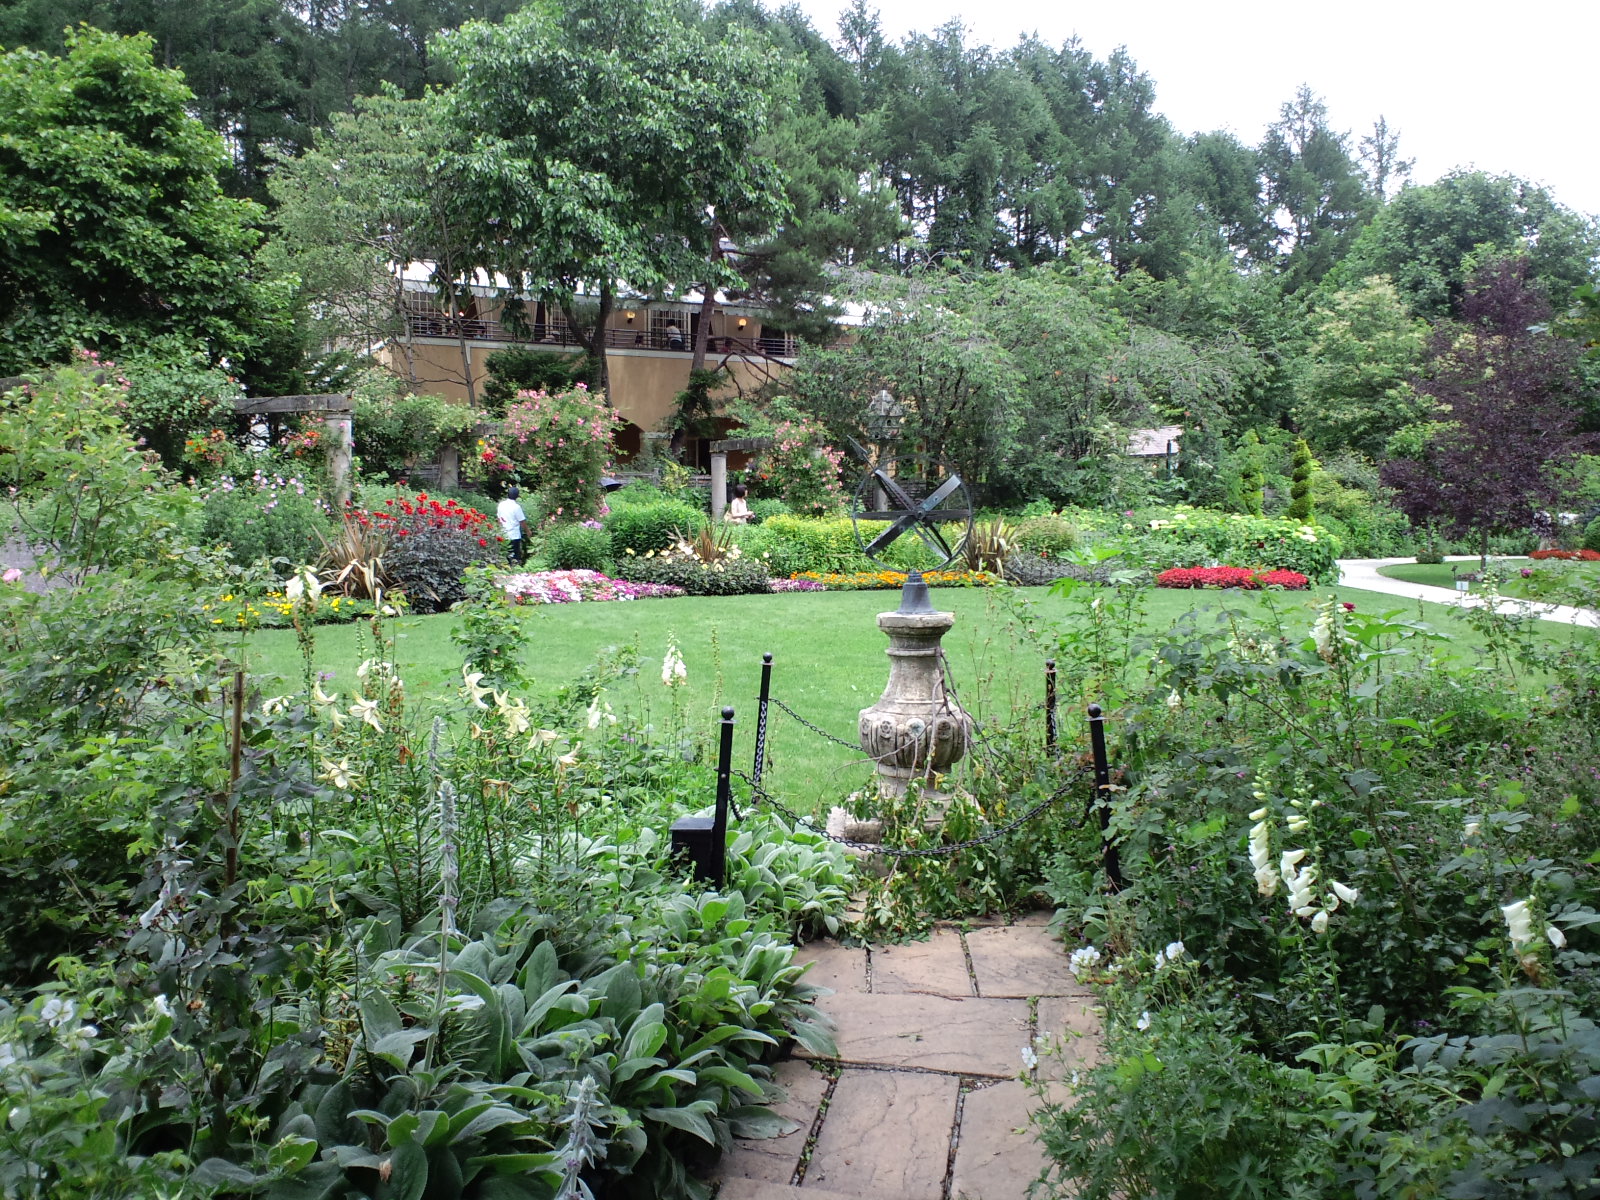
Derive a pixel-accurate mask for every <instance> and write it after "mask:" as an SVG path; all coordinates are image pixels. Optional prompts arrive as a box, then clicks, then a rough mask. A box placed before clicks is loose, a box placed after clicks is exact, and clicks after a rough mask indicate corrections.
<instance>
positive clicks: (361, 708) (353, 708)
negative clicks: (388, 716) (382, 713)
mask: <svg viewBox="0 0 1600 1200" xmlns="http://www.w3.org/2000/svg"><path fill="white" fill-rule="evenodd" d="M350 715H351V716H352V717H354V718H355V719H356V720H358V721H364V722H365V723H366V724H368V725H371V726H372V727H373V728H374V729H376V730H377V731H378V732H379V733H382V732H383V722H382V721H380V720H378V702H377V701H376V700H368V699H366V698H365V697H362V698H361V699H358V700H356V701H355V702H354V703H352V704H351V705H350Z"/></svg>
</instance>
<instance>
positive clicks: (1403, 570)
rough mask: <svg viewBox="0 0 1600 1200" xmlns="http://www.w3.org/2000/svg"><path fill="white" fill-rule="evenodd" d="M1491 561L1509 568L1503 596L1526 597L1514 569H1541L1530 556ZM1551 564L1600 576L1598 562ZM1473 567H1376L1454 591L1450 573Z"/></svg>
mask: <svg viewBox="0 0 1600 1200" xmlns="http://www.w3.org/2000/svg"><path fill="white" fill-rule="evenodd" d="M1494 561H1496V562H1502V563H1505V564H1506V565H1507V566H1508V567H1509V568H1510V573H1509V575H1508V576H1507V578H1506V582H1505V586H1504V587H1503V588H1502V589H1501V591H1502V593H1503V594H1504V595H1507V596H1521V597H1523V598H1527V596H1528V590H1527V588H1526V587H1525V586H1524V584H1523V581H1522V576H1521V575H1520V574H1519V573H1518V572H1519V570H1520V569H1521V568H1523V567H1531V568H1533V569H1534V570H1540V569H1542V568H1541V567H1540V566H1539V565H1538V563H1536V562H1535V560H1533V559H1531V558H1504V559H1496V560H1494ZM1552 565H1557V566H1560V567H1562V568H1571V569H1573V570H1575V571H1578V572H1582V573H1584V574H1587V575H1589V576H1590V577H1591V578H1593V579H1600V563H1592V562H1559V563H1554V564H1552ZM1477 569H1478V564H1477V563H1476V562H1458V563H1396V564H1395V565H1394V566H1392V567H1379V568H1378V574H1379V575H1383V576H1385V577H1387V578H1389V579H1398V580H1400V581H1401V582H1402V583H1420V584H1423V585H1424V586H1426V587H1437V588H1446V589H1449V590H1454V588H1455V585H1456V584H1455V576H1454V575H1453V574H1452V571H1459V572H1461V573H1462V574H1465V573H1467V572H1469V571H1476V570H1477ZM1472 589H1473V591H1477V590H1478V585H1477V584H1473V585H1472Z"/></svg>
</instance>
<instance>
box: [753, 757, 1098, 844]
mask: <svg viewBox="0 0 1600 1200" xmlns="http://www.w3.org/2000/svg"><path fill="white" fill-rule="evenodd" d="M1084 771H1085V768H1083V767H1081V766H1080V767H1077V768H1075V769H1074V771H1073V774H1074V775H1082V774H1084ZM733 775H734V777H735V778H737V779H738V780H739V781H740V782H742V783H744V784H745V785H746V786H748V787H749V788H750V801H751V803H752V804H756V803H758V802H759V803H760V804H761V805H762V806H763V807H766V808H771V809H774V810H776V812H777V813H778V815H779V816H781V817H783V818H784V819H785V820H787V821H789V822H790V823H791V824H793V825H796V826H798V827H800V828H802V829H806V830H809V831H810V832H812V833H814V834H816V835H817V836H818V837H821V838H826V839H827V840H828V841H830V842H837V843H838V844H839V845H841V846H845V847H848V848H849V849H852V850H868V851H871V852H872V853H874V854H882V855H885V856H886V857H889V858H945V857H948V856H949V855H952V854H959V853H961V852H962V851H963V850H971V849H974V848H975V847H978V846H987V845H988V844H989V843H990V842H993V841H998V840H999V839H1000V838H1002V837H1004V836H1005V835H1006V834H1008V833H1010V832H1012V831H1013V830H1015V829H1019V828H1021V827H1022V826H1023V825H1026V824H1027V823H1028V822H1029V821H1031V820H1033V819H1034V818H1035V817H1037V816H1038V815H1039V814H1040V813H1042V812H1044V811H1045V810H1046V809H1048V808H1052V807H1054V806H1055V805H1057V804H1059V803H1060V802H1061V800H1062V799H1063V798H1064V797H1065V796H1066V795H1067V793H1068V792H1069V791H1070V790H1071V789H1072V787H1073V785H1074V784H1075V783H1076V782H1077V780H1076V779H1074V780H1072V781H1071V782H1068V783H1064V784H1062V785H1061V786H1060V787H1058V788H1057V789H1056V790H1055V791H1053V792H1051V793H1050V794H1049V795H1048V796H1046V797H1045V798H1044V799H1043V800H1041V801H1039V803H1037V804H1035V805H1034V806H1033V807H1032V808H1030V809H1029V810H1028V811H1027V812H1025V813H1023V814H1022V815H1021V816H1018V817H1013V818H1012V819H1011V820H1009V821H1007V822H1006V823H1005V824H1004V825H997V826H995V828H993V829H991V830H989V831H988V832H987V833H980V834H979V835H978V836H977V837H970V838H967V839H966V840H965V841H960V842H949V843H946V844H945V845H942V846H921V847H912V846H885V845H883V844H882V843H881V842H859V841H855V840H853V839H851V838H842V837H838V836H836V835H835V834H832V833H829V832H828V831H827V830H826V829H824V828H822V827H821V826H819V825H817V824H816V822H814V821H811V820H809V819H807V818H805V817H802V816H801V815H800V814H799V813H797V812H795V811H794V810H793V809H791V808H790V807H789V806H788V805H786V804H784V803H783V802H782V801H781V800H779V799H778V798H777V797H775V796H773V795H772V794H771V793H770V792H767V791H765V790H763V789H762V788H760V787H758V786H757V785H756V784H754V783H752V782H751V780H750V777H749V776H748V775H746V774H745V773H744V772H743V771H734V772H733ZM1092 810H1093V808H1092V804H1091V806H1090V807H1086V808H1085V809H1084V812H1083V816H1081V817H1079V818H1078V820H1077V821H1075V822H1073V825H1072V827H1073V828H1075V829H1076V828H1080V827H1081V826H1082V825H1083V823H1084V821H1085V820H1086V819H1087V818H1088V816H1089V813H1090V812H1091V811H1092Z"/></svg>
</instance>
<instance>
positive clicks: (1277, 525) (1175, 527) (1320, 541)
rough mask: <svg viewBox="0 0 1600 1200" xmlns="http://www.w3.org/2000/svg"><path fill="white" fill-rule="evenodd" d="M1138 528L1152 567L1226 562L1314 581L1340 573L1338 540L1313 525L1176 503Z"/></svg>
mask: <svg viewBox="0 0 1600 1200" xmlns="http://www.w3.org/2000/svg"><path fill="white" fill-rule="evenodd" d="M1136 532H1139V533H1140V549H1141V551H1142V552H1143V553H1144V555H1145V557H1146V559H1147V563H1146V565H1148V566H1150V567H1152V568H1154V569H1156V570H1162V569H1165V568H1166V567H1196V566H1206V565H1211V564H1226V565H1228V566H1232V567H1251V568H1254V569H1260V570H1276V569H1283V570H1288V571H1298V572H1299V573H1300V574H1302V575H1304V576H1306V577H1307V578H1308V579H1311V580H1313V581H1315V582H1318V583H1332V582H1334V581H1335V580H1336V579H1337V578H1338V571H1339V568H1338V564H1337V561H1336V560H1337V559H1338V557H1339V552H1340V546H1339V540H1338V539H1337V538H1336V537H1334V536H1333V535H1332V534H1331V533H1329V532H1328V531H1327V530H1326V529H1323V528H1321V527H1319V526H1316V525H1303V524H1301V523H1300V522H1298V521H1290V520H1286V519H1281V518H1277V517H1256V516H1251V515H1249V514H1241V513H1219V512H1215V511H1212V510H1209V509H1189V508H1178V509H1175V510H1173V511H1172V512H1171V513H1170V515H1169V516H1167V517H1158V518H1156V519H1154V520H1152V521H1150V522H1149V523H1148V525H1147V526H1146V527H1145V529H1144V530H1143V531H1136Z"/></svg>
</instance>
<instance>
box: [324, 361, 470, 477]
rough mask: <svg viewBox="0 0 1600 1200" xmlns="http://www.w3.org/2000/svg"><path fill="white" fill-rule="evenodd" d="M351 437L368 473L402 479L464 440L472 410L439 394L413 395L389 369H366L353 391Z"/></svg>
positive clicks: (468, 431) (468, 429)
mask: <svg viewBox="0 0 1600 1200" xmlns="http://www.w3.org/2000/svg"><path fill="white" fill-rule="evenodd" d="M351 396H352V400H353V403H354V412H353V414H352V417H353V420H352V422H351V437H352V438H353V440H354V442H355V453H356V456H357V457H358V458H360V459H361V465H362V468H363V469H364V470H366V471H367V472H382V473H384V474H387V475H389V476H390V477H392V478H401V477H403V476H404V475H405V473H406V472H407V471H409V470H411V469H412V468H413V467H415V466H417V464H419V463H426V462H431V461H433V459H434V458H435V457H436V456H437V455H438V453H439V450H440V448H441V447H443V446H447V445H450V444H452V443H454V444H462V443H464V442H465V440H466V437H467V435H468V434H469V433H470V432H471V430H472V423H473V413H472V410H471V409H469V408H467V407H466V406H465V405H463V404H451V403H450V402H449V401H448V400H442V399H440V398H439V397H438V396H429V395H411V394H409V393H407V392H406V391H405V390H404V387H403V385H402V384H401V382H400V380H398V379H396V378H395V377H394V376H393V375H391V374H389V372H387V371H378V370H374V371H368V372H366V373H365V374H364V375H363V376H362V378H361V379H360V380H359V381H358V382H357V384H356V387H355V389H354V391H353V392H352V393H351Z"/></svg>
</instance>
